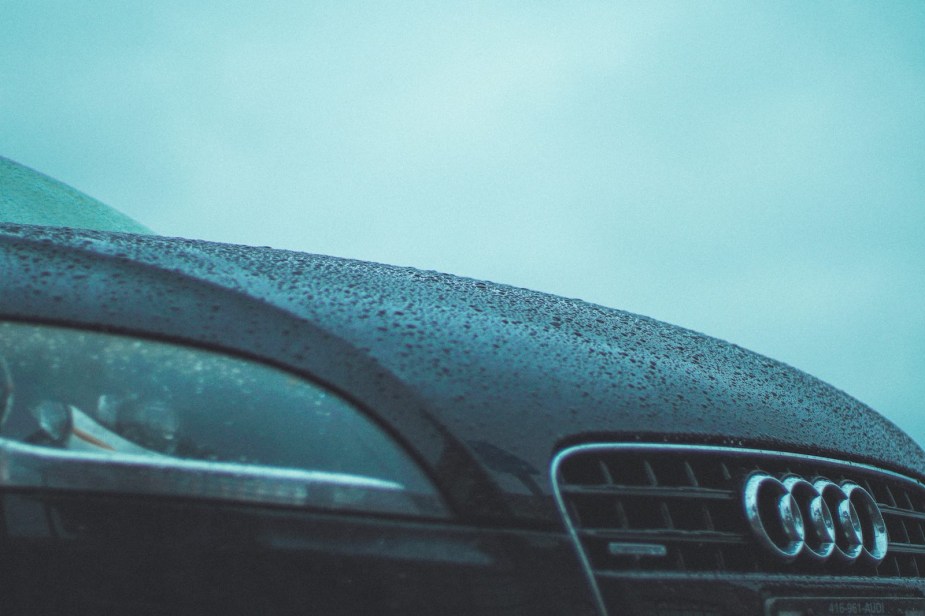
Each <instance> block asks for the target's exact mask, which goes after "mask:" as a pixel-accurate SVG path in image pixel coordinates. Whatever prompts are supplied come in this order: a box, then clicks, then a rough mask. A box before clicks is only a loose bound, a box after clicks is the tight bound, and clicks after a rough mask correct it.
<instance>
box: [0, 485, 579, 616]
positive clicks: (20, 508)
mask: <svg viewBox="0 0 925 616" xmlns="http://www.w3.org/2000/svg"><path fill="white" fill-rule="evenodd" d="M0 505H2V510H3V512H4V520H5V524H4V531H5V532H4V538H3V540H2V542H0V548H2V550H3V553H2V555H0V566H3V568H4V569H5V570H4V571H2V574H3V575H2V579H0V602H2V604H3V606H4V613H23V614H46V613H47V614H136V615H140V614H144V615H154V614H157V615H168V614H316V613H317V614H341V615H352V614H364V613H370V610H371V609H374V610H375V612H374V613H376V614H383V615H395V616H398V615H404V614H423V613H439V614H459V615H461V616H462V615H468V614H493V615H494V614H511V615H515V614H517V615H533V614H537V615H542V614H548V615H549V616H552V615H560V614H561V615H575V616H579V615H583V616H588V615H591V614H594V613H595V606H594V604H593V602H592V601H591V599H590V594H589V592H588V590H587V582H586V579H585V576H584V572H583V571H582V570H581V568H580V566H579V565H578V562H577V560H576V559H575V558H574V549H573V546H572V545H571V543H570V542H569V541H568V539H567V537H565V536H563V535H556V534H551V533H545V532H536V531H533V532H525V531H511V530H497V529H488V528H476V527H469V526H463V525H456V524H448V523H432V522H431V523H422V522H420V521H412V520H402V519H384V518H381V517H378V518H371V517H368V516H366V517H364V516H358V515H353V516H352V515H336V516H332V515H329V514H323V513H316V512H306V511H294V510H286V509H275V510H274V509H273V508H267V507H247V506H228V505H227V503H226V504H222V505H220V504H212V503H208V502H205V503H195V504H193V503H189V502H183V501H172V500H171V499H158V500H152V499H150V498H148V499H139V498H131V497H125V496H119V497H106V496H84V495H64V494H37V493H29V492H25V493H7V494H5V495H3V496H2V498H0ZM524 571H531V572H532V575H529V576H527V575H523V572H524Z"/></svg>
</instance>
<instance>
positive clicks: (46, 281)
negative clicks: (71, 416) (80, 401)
mask: <svg viewBox="0 0 925 616" xmlns="http://www.w3.org/2000/svg"><path fill="white" fill-rule="evenodd" d="M0 229H2V231H0V246H2V251H0V259H2V261H0V273H2V278H0V294H2V297H3V298H4V301H3V303H2V314H0V316H2V317H6V318H17V319H28V320H33V321H35V320H37V321H45V322H54V323H61V324H71V325H80V326H84V327H92V328H98V329H106V330H117V331H123V332H130V333H133V334H137V335H148V336H154V337H158V338H168V339H172V340H179V341H188V342H190V343H193V344H198V345H208V346H213V347H216V348H221V349H225V350H228V351H231V352H234V353H238V354H243V355H247V356H251V357H256V358H260V359H262V360H264V361H269V362H271V363H275V364H278V365H281V366H283V367H286V368H288V369H290V370H293V371H296V372H299V373H302V374H306V375H309V376H310V377H312V378H314V379H317V380H319V381H320V382H322V383H325V384H327V385H329V386H331V387H333V388H335V389H336V390H338V391H341V392H344V393H345V394H347V395H348V396H350V397H351V398H352V399H354V400H355V401H356V402H358V403H359V404H360V405H361V406H363V407H365V408H367V409H372V410H373V411H375V415H376V417H377V418H378V420H379V421H381V422H383V423H384V424H385V425H386V427H388V428H389V429H390V430H391V431H392V432H393V434H396V435H398V436H399V438H400V439H401V440H402V441H403V442H404V443H405V444H406V445H407V446H409V448H410V449H411V450H412V453H413V454H414V455H415V457H416V458H417V459H418V460H419V461H420V462H421V463H422V465H423V466H424V467H425V469H426V470H427V471H428V472H429V473H431V475H432V476H433V477H434V478H435V480H436V483H437V484H438V486H440V487H441V489H443V490H444V492H445V494H446V496H447V499H448V501H449V502H450V505H451V506H452V507H453V509H454V510H455V511H456V512H457V514H458V515H459V516H460V517H461V519H466V520H471V521H478V520H493V521H494V522H496V523H499V524H505V525H512V526H521V527H536V528H550V529H556V528H561V524H562V522H561V519H560V517H559V515H558V513H557V512H556V510H555V508H554V506H553V501H552V499H551V497H550V494H551V485H550V480H549V477H548V470H547V469H548V466H549V462H550V460H551V458H552V456H553V455H554V453H555V451H556V450H558V449H560V448H561V447H563V446H565V445H568V444H572V443H577V442H581V441H589V440H604V439H606V440H613V441H633V440H647V441H653V442H689V443H715V444H729V445H743V446H749V447H764V448H768V449H774V450H780V451H789V452H803V453H822V454H826V453H830V454H833V455H838V456H841V457H843V458H845V457H847V458H850V459H854V460H857V461H862V462H869V463H873V464H877V465H879V466H881V467H884V468H889V469H894V470H898V471H903V472H906V473H911V474H913V475H914V476H919V473H920V469H922V468H925V465H923V463H925V454H923V452H922V450H921V449H920V448H919V447H918V446H917V445H916V444H915V443H914V442H913V441H912V440H911V439H910V438H909V437H908V436H906V435H905V434H904V433H902V432H901V431H900V430H899V429H898V428H896V427H895V426H894V425H893V424H892V423H890V422H889V421H887V420H886V419H884V418H883V417H881V416H880V415H878V414H876V413H875V412H874V411H872V410H871V409H870V408H868V407H867V406H865V405H863V404H862V403H860V402H858V401H857V400H855V399H853V398H851V397H850V396H848V395H846V394H844V393H842V392H841V391H838V390H836V389H835V388H833V387H831V386H829V385H826V384H825V383H823V382H821V381H819V380H818V379H815V378H813V377H811V376H809V375H806V374H804V373H802V372H800V371H798V370H795V369H793V368H791V367H789V366H786V365H784V364H781V363H779V362H776V361H773V360H770V359H767V358H765V357H762V356H760V355H757V354H755V353H752V352H749V351H746V350H744V349H742V348H740V347H738V346H735V345H732V344H729V343H726V342H723V341H720V340H717V339H714V338H710V337H707V336H704V335H702V334H698V333H695V332H692V331H689V330H685V329H682V328H679V327H674V326H670V325H666V324H664V323H661V322H658V321H655V320H652V319H648V318H645V317H641V316H637V315H633V314H630V313H626V312H622V311H618V310H612V309H608V308H603V307H601V306H596V305H592V304H587V303H584V302H581V301H578V300H569V299H563V298H559V297H554V296H550V295H545V294H542V293H537V292H532V291H527V290H523V289H517V288H513V287H507V286H503V285H496V284H490V283H485V282H479V281H474V280H469V279H463V278H457V277H453V276H448V275H443V274H437V273H433V272H422V271H419V270H415V269H411V268H399V267H390V266H384V265H378V264H371V263H363V262H358V261H349V260H343V259H337V258H332V257H324V256H317V255H308V254H301V253H295V252H288V251H280V250H273V249H270V248H250V247H242V246H232V245H223V244H215V243H208V242H197V241H190V240H176V239H170V238H160V237H149V236H139V235H131V234H120V233H104V232H95V231H76V230H70V229H53V228H41V227H31V226H25V225H22V226H18V225H3V226H0ZM487 477H490V478H491V480H490V481H485V479H486V478H487Z"/></svg>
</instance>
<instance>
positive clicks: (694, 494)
mask: <svg viewBox="0 0 925 616" xmlns="http://www.w3.org/2000/svg"><path fill="white" fill-rule="evenodd" d="M561 491H562V493H563V494H588V495H602V496H638V497H642V498H664V499H668V498H671V499H694V500H725V501H729V500H735V499H737V498H738V495H736V493H735V492H733V491H732V490H712V489H709V488H670V487H661V486H654V487H644V486H621V485H610V484H606V485H599V486H585V485H567V486H563V487H562V488H561ZM923 519H925V517H923Z"/></svg>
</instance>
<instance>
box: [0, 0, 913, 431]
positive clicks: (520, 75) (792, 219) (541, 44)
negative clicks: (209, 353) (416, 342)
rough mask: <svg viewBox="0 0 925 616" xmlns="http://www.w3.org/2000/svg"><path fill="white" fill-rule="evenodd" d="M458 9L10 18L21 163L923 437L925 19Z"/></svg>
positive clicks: (828, 5)
mask: <svg viewBox="0 0 925 616" xmlns="http://www.w3.org/2000/svg"><path fill="white" fill-rule="evenodd" d="M445 6H446V5H444V4H443V3H436V2H429V3H424V2H422V3H398V2H396V3H368V4H359V3H357V4H353V3H347V2H329V3H315V4H310V3H304V2H290V3H285V2H262V3H254V2H237V3H235V2H225V3H195V2H168V1H159V2H145V3H142V2H136V3H128V2H97V1H81V2H70V1H68V2H47V1H43V0H23V1H10V0H0V155H3V156H6V157H8V158H12V159H13V160H17V161H19V162H21V163H23V164H25V165H28V166H30V167H33V168H35V169H37V170H40V171H42V172H43V173H46V174H48V175H51V176H53V177H55V178H57V179H59V180H62V181H64V182H66V183H68V184H71V185H72V186H74V187H76V188H79V189H80V190H82V191H84V192H86V193H88V194H90V195H92V196H93V197H96V198H98V199H100V200H101V201H103V202H105V203H108V204H109V205H111V206H113V207H116V208H118V209H120V210H122V211H124V212H125V213H127V214H129V215H130V216H132V217H134V218H136V219H138V220H139V221H141V222H142V223H144V224H145V225H147V226H148V227H150V228H152V229H154V230H155V231H158V232H161V233H164V234H168V235H179V236H184V237H192V238H204V239H212V240H219V241H228V242H238V243H246V244H259V245H271V246H276V247H283V248H293V249H298V250H305V251H309V252H318V253H324V254H332V255H338V256H344V257H353V258H360V259H368V260H374V261H382V262H386V263H394V264H398V265H412V266H415V267H420V268H424V269H436V270H440V271H445V272H450V273H454V274H460V275H464V276H472V277H476V278H485V279H489V280H494V281H498V282H504V283H509V284H513V285H518V286H525V287H531V288H536V289H540V290H544V291H549V292H552V293H556V294H560V295H566V296H570V297H579V298H582V299H586V300H589V301H592V302H596V303H600V304H604V305H607V306H612V307H615V308H623V309H626V310H630V311H633V312H638V313H642V314H646V315H649V316H653V317H656V318H659V319H662V320H666V321H669V322H672V323H676V324H679V325H683V326H686V327H690V328H692V329H696V330H699V331H702V332H705V333H708V334H711V335H714V336H717V337H720V338H724V339H727V340H730V341H733V342H735V343H737V344H740V345H742V346H745V347H748V348H751V349H753V350H756V351H758V352H761V353H763V354H766V355H769V356H772V357H774V358H776V359H780V360H783V361H785V362H787V363H790V364H792V365H794V366H796V367H798V368H801V369H803V370H806V371H807V372H810V373H812V374H815V375H817V376H819V377H821V378H823V379H825V380H827V381H829V382H831V383H833V384H834V385H836V386H837V387H839V388H841V389H844V390H846V391H847V392H849V393H851V394H853V395H854V396H856V397H858V398H860V399H861V400H863V401H864V402H867V403H868V404H870V405H872V406H873V407H874V408H876V409H878V410H880V411H881V412H882V413H884V414H885V415H887V416H888V417H890V418H891V419H893V420H894V421H895V422H896V423H898V424H899V425H900V426H902V427H903V428H905V429H907V430H909V431H910V432H912V433H913V434H914V435H915V436H916V438H918V439H919V441H920V442H925V2H918V1H917V2H905V3H904V2H888V3H887V2H882V3H855V2H837V3H835V2H802V1H801V2H748V3H745V2H736V3H726V2H693V1H691V2H670V3H652V2H638V3H636V2H634V3H629V4H616V3H613V2H601V3H578V2H561V3H543V2H530V3H527V2H497V3H460V4H459V5H458V6H456V7H455V8H445Z"/></svg>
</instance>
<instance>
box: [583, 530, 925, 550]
mask: <svg viewBox="0 0 925 616" xmlns="http://www.w3.org/2000/svg"><path fill="white" fill-rule="evenodd" d="M578 535H579V536H581V537H588V538H592V539H600V540H605V541H627V542H629V541H641V542H647V543H666V542H669V543H732V544H742V543H744V542H745V540H746V537H745V536H744V535H740V534H736V533H722V532H716V531H683V530H650V531H645V530H603V529H584V528H582V529H580V530H579V531H578ZM922 553H925V551H923V552H922Z"/></svg>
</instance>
